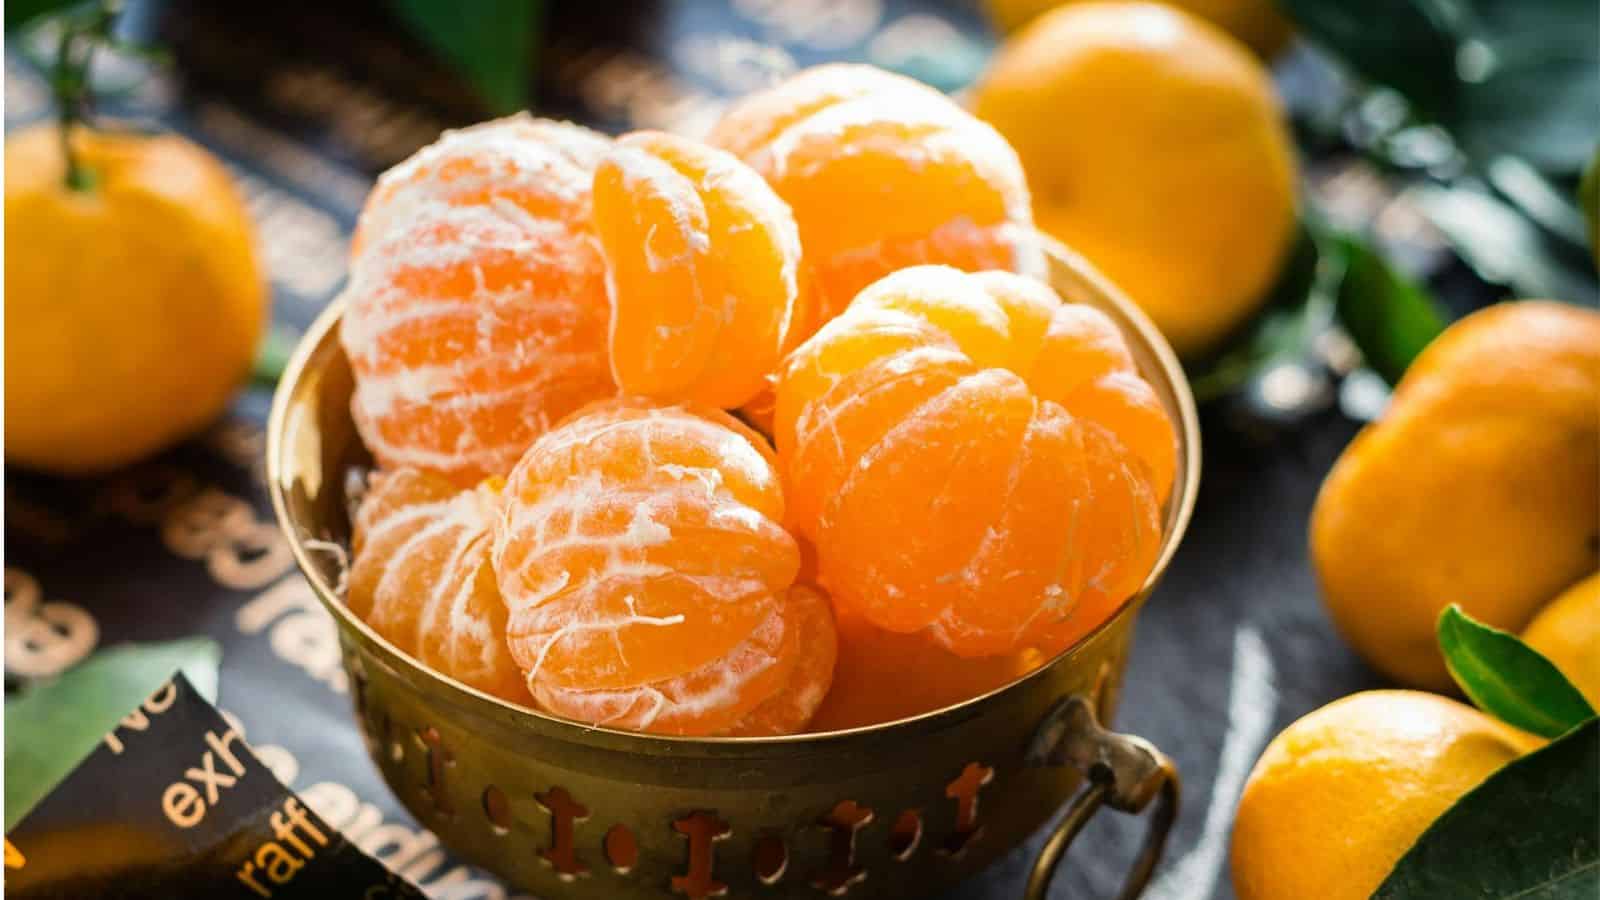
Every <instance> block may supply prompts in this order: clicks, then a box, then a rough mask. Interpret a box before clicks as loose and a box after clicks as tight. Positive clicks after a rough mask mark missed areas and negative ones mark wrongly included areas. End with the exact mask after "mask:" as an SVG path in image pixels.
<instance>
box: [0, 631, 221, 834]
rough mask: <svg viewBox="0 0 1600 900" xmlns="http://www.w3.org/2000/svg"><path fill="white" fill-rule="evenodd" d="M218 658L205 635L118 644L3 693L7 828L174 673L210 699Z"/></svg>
mask: <svg viewBox="0 0 1600 900" xmlns="http://www.w3.org/2000/svg"><path fill="white" fill-rule="evenodd" d="M221 660H222V648H221V647H219V646H218V645H217V643H216V642H215V641H213V640H211V639H209V638H188V639H184V640H178V641H172V642H169V643H164V644H125V645H122V646H119V647H112V648H109V649H105V650H101V651H99V652H97V653H95V654H94V655H93V656H91V657H89V658H88V659H87V660H85V661H83V662H81V663H79V664H78V665H77V666H74V667H73V668H71V669H69V670H68V671H66V672H65V673H63V674H62V675H60V676H58V677H57V678H55V679H53V680H51V681H48V682H41V683H38V684H35V685H32V686H29V687H27V688H24V689H23V690H22V691H21V692H20V693H18V694H16V695H15V696H12V697H8V698H6V718H5V725H6V728H5V758H6V769H5V798H6V799H5V804H6V805H5V827H6V830H7V831H10V830H11V826H13V825H15V824H17V822H18V821H20V820H21V819H22V817H23V816H25V815H27V813H28V811H29V810H31V809H33V807H34V805H35V804H37V803H38V802H39V801H40V800H42V799H44V797H45V795H47V794H49V793H50V791H51V790H52V789H54V788H55V786H56V785H57V784H59V783H60V782H61V779H63V778H65V777H66V776H67V774H68V773H70V772H71V771H72V770H73V769H75V768H77V766H78V763H80V762H82V761H83V758H84V757H86V756H88V755H89V753H90V752H91V751H92V750H94V748H95V745H97V744H99V743H100V739H101V738H103V737H104V736H105V735H106V733H107V732H109V731H111V730H112V729H113V728H115V727H116V726H117V723H118V722H119V721H121V720H122V717H123V716H125V715H127V714H128V713H129V712H130V711H132V710H133V709H134V708H135V707H137V706H138V705H139V704H140V703H142V702H144V700H145V698H147V697H149V696H150V695H151V694H152V693H154V692H155V690H156V689H157V688H159V687H161V685H163V684H165V683H166V682H167V680H168V679H170V678H171V677H172V675H173V673H175V672H177V671H178V670H180V669H181V670H183V674H184V675H185V676H187V677H188V679H189V682H190V683H191V684H193V685H194V687H195V690H197V691H199V692H200V694H201V695H202V696H204V697H206V699H208V700H211V699H215V698H216V695H217V672H218V666H219V664H220V663H221Z"/></svg>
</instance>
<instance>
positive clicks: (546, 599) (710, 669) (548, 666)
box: [495, 398, 803, 734]
mask: <svg viewBox="0 0 1600 900" xmlns="http://www.w3.org/2000/svg"><path fill="white" fill-rule="evenodd" d="M504 504H505V505H504V513H503V515H502V517H501V519H500V521H499V524H498V526H497V528H496V538H495V572H496V576H497V579H498V582H499V585H500V590H501V593H502V595H503V597H504V598H505V602H506V606H507V608H508V609H509V612H510V620H509V625H508V632H507V634H508V641H509V644H510V647H511V652H512V655H513V656H514V657H515V658H516V660H517V663H518V664H519V665H520V666H521V667H522V669H523V670H524V671H525V672H526V673H527V674H528V679H529V684H530V685H531V687H532V689H533V692H534V697H535V699H536V700H537V701H538V702H539V704H540V705H541V706H543V707H544V708H546V709H548V710H550V711H551V712H555V713H557V714H559V715H564V716H568V717H570V718H575V719H580V720H583V721H587V722H592V723H595V724H604V725H612V726H616V727H621V728H633V729H638V730H644V731H654V732H660V733H672V734H717V733H721V732H725V731H727V730H728V729H730V728H732V727H734V726H735V725H737V724H738V723H739V721H740V720H741V719H742V718H743V717H744V716H745V715H746V714H748V713H750V712H751V711H752V710H754V709H755V708H756V707H758V706H760V705H761V704H762V703H764V702H766V701H767V700H769V699H770V698H772V697H773V696H774V695H776V694H777V693H778V692H779V691H780V690H782V688H783V687H784V685H785V684H786V683H787V682H788V681H789V679H790V675H791V670H793V669H794V667H795V665H796V664H797V661H798V659H799V657H800V655H801V650H802V649H803V648H801V647H800V645H799V642H798V638H797V631H798V626H799V623H798V622H796V621H794V620H793V617H792V616H791V614H790V611H789V604H788V601H787V597H788V594H789V587H790V585H792V584H793V583H794V580H795V576H796V573H797V571H798V569H799V565H800V560H799V550H798V548H797V547H796V545H795V541H794V538H792V537H790V535H789V533H788V532H787V531H785V530H784V529H783V527H782V526H781V525H779V522H781V521H783V517H784V498H783V490H782V487H781V486H780V482H779V477H778V472H777V468H776V460H775V458H774V457H773V454H772V451H771V450H770V449H769V448H767V447H766V445H765V442H764V441H763V440H762V439H761V437H760V436H759V435H757V434H755V433H754V432H752V431H750V430H749V429H748V428H746V427H745V426H744V425H742V424H740V423H739V422H738V421H737V420H736V419H734V418H733V417H731V416H729V415H727V414H726V413H722V412H720V411H717V410H711V409H690V408H684V407H663V406H657V405H654V404H652V403H650V402H649V401H645V400H642V399H638V398H619V399H615V400H610V401H604V402H601V403H597V404H595V405H593V406H591V407H589V408H587V409H585V410H582V411H580V412H579V413H578V414H576V415H574V416H573V417H572V418H571V419H570V420H568V421H567V422H565V423H563V424H562V425H560V426H559V427H557V428H555V429H553V430H551V431H549V432H547V433H546V434H545V435H544V436H542V437H541V438H539V440H538V441H536V442H535V443H534V445H533V446H532V447H531V448H529V450H528V452H527V454H526V455H525V456H524V457H523V458H522V460H521V461H520V462H518V464H517V466H516V468H515V469H513V470H512V473H511V475H510V477H509V478H508V480H507V484H506V489H505V501H504Z"/></svg>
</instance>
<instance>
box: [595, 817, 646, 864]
mask: <svg viewBox="0 0 1600 900" xmlns="http://www.w3.org/2000/svg"><path fill="white" fill-rule="evenodd" d="M601 846H602V847H603V848H604V850H605V852H606V862H608V863H611V868H612V869H614V870H616V873H617V874H618V875H626V874H628V873H629V872H632V871H633V867H634V866H637V865H638V864H639V839H638V838H636V837H634V836H633V829H631V828H629V827H628V826H626V825H613V826H611V827H610V828H609V829H607V830H606V837H605V840H604V841H602V842H601Z"/></svg>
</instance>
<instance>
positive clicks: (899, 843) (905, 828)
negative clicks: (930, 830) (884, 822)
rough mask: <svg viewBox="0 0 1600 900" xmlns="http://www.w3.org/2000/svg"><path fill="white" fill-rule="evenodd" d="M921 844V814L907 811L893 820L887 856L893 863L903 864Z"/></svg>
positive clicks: (911, 810) (915, 811)
mask: <svg viewBox="0 0 1600 900" xmlns="http://www.w3.org/2000/svg"><path fill="white" fill-rule="evenodd" d="M921 844H922V812H921V810H915V809H908V810H906V811H905V812H903V813H901V814H900V816H899V817H898V818H896V819H895V820H894V827H893V828H890V829H889V856H890V858H892V859H893V860H894V861H895V862H905V861H906V860H908V859H910V858H911V857H912V855H913V854H915V853H916V852H917V847H918V846H920V845H921Z"/></svg>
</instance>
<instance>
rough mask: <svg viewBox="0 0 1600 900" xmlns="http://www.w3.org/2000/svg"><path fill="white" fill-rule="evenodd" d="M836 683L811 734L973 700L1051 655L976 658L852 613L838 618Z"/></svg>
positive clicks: (1025, 651)
mask: <svg viewBox="0 0 1600 900" xmlns="http://www.w3.org/2000/svg"><path fill="white" fill-rule="evenodd" d="M838 634H839V660H838V664H837V666H836V667H835V669H834V675H833V686H832V688H831V689H830V690H829V691H828V696H827V697H826V698H825V699H824V700H823V701H822V706H821V707H820V708H818V710H817V713H816V716H815V717H813V718H812V720H811V725H810V730H811V731H833V730H837V729H841V728H858V727H862V726H867V725H878V724H882V723H884V722H892V721H894V720H896V719H904V718H907V717H910V716H916V715H921V714H922V713H927V712H932V711H934V710H937V709H943V708H944V707H947V706H951V705H954V704H957V703H961V702H963V701H966V700H970V699H972V698H973V697H977V696H980V695H982V694H986V693H988V692H989V691H992V690H994V689H996V688H999V687H1002V686H1004V685H1007V684H1010V683H1011V682H1012V681H1014V680H1016V679H1017V678H1019V677H1021V676H1023V675H1025V674H1027V673H1028V672H1031V671H1033V670H1034V669H1035V668H1037V667H1038V666H1039V665H1040V664H1041V663H1043V662H1044V661H1045V660H1046V659H1048V657H1047V656H1046V655H1044V654H1043V653H1041V652H1039V651H1037V650H1033V649H1023V650H1019V651H1017V652H1015V653H1010V654H1006V655H1002V656H988V657H982V658H976V659H969V658H965V657H961V656H957V655H955V654H953V653H951V652H950V651H949V650H947V649H945V648H944V647H942V646H940V645H939V644H938V643H937V642H936V641H935V640H933V639H932V638H931V637H930V636H929V635H928V634H927V633H925V632H923V633H916V634H899V633H896V632H893V631H884V630H883V629H881V628H878V627H876V626H874V625H872V624H871V623H869V622H867V621H866V620H865V619H862V618H861V617H860V616H858V615H854V614H852V613H849V612H841V613H840V614H839V617H838Z"/></svg>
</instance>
